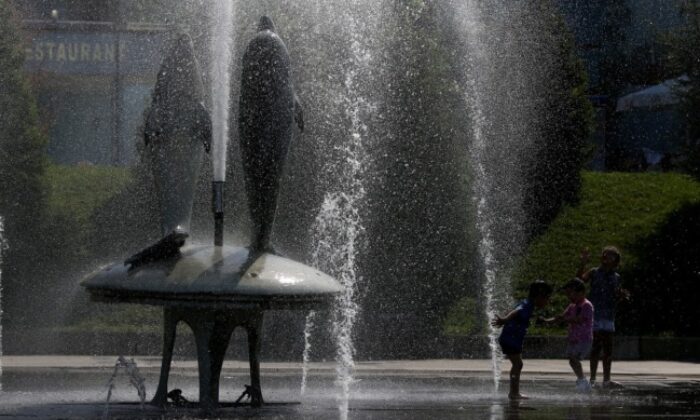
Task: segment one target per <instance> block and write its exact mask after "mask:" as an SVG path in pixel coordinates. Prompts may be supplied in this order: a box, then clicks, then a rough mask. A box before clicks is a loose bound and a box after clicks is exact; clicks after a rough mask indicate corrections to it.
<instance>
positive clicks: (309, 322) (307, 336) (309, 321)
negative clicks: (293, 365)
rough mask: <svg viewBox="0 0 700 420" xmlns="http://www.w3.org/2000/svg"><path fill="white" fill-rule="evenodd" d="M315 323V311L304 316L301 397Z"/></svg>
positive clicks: (304, 387) (307, 370) (304, 388)
mask: <svg viewBox="0 0 700 420" xmlns="http://www.w3.org/2000/svg"><path fill="white" fill-rule="evenodd" d="M315 322H316V311H311V312H309V314H308V315H307V316H306V324H305V325H304V353H303V355H302V361H303V363H302V368H301V396H302V397H303V396H304V395H305V394H306V383H307V380H308V375H309V363H310V362H311V333H312V331H313V329H314V324H315Z"/></svg>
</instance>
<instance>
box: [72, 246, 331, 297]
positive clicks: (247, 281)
mask: <svg viewBox="0 0 700 420" xmlns="http://www.w3.org/2000/svg"><path fill="white" fill-rule="evenodd" d="M247 261H248V249H247V248H243V247H235V246H221V247H218V246H213V245H196V244H195V245H188V246H186V247H183V248H182V250H181V252H180V255H178V256H176V257H173V258H171V259H167V260H163V261H157V262H152V263H149V264H144V265H142V266H140V267H137V268H134V269H132V268H130V267H128V266H125V265H124V264H123V263H121V262H118V263H114V264H111V265H109V266H107V267H103V268H101V269H99V270H98V271H96V272H94V273H92V274H90V275H89V276H88V277H87V278H86V279H85V280H83V281H82V283H81V285H82V286H83V287H85V289H86V290H87V291H88V292H89V293H90V295H91V298H92V299H93V300H96V301H108V302H124V303H140V304H152V305H165V306H167V305H178V306H180V305H187V306H189V305H194V306H202V305H204V306H207V307H211V305H212V304H215V305H216V306H221V307H223V308H231V309H250V308H251V307H257V308H259V309H262V310H268V309H309V308H318V307H319V306H323V305H325V304H328V303H329V302H331V301H332V299H333V298H335V296H336V295H337V294H338V293H340V292H341V290H342V289H341V286H340V284H339V283H338V282H337V281H336V280H335V279H334V278H332V277H330V276H328V275H327V274H324V273H322V272H320V271H318V270H316V269H314V268H312V267H309V266H307V265H304V264H302V263H299V262H296V261H292V260H290V259H288V258H284V257H280V256H277V255H272V254H267V253H266V254H262V255H261V256H260V257H259V258H258V259H257V260H256V261H255V262H253V263H252V264H249V263H248V265H249V266H248V267H246V262H247Z"/></svg>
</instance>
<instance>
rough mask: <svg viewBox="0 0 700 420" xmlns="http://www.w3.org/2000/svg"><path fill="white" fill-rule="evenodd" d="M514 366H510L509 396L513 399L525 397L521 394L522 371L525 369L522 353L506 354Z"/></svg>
mask: <svg viewBox="0 0 700 420" xmlns="http://www.w3.org/2000/svg"><path fill="white" fill-rule="evenodd" d="M506 356H507V357H508V360H510V363H511V364H512V367H511V368H510V392H509V393H508V398H510V399H512V400H516V399H522V398H525V396H524V395H522V394H520V372H522V370H523V358H522V355H521V354H520V353H518V354H508V355H506Z"/></svg>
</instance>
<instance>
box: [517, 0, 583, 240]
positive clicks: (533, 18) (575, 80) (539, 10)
mask: <svg viewBox="0 0 700 420" xmlns="http://www.w3.org/2000/svg"><path fill="white" fill-rule="evenodd" d="M523 28H524V30H525V31H526V33H528V32H529V33H530V37H529V40H528V42H529V43H531V45H525V46H524V49H525V51H524V52H525V53H526V55H527V54H531V57H532V58H531V60H536V61H532V62H529V63H528V64H529V68H530V71H532V72H535V75H536V76H535V77H536V78H537V82H536V83H534V84H535V86H536V88H537V89H538V91H537V92H535V93H534V95H533V96H534V97H533V98H532V101H533V102H534V103H535V104H536V105H538V109H537V115H536V116H535V117H534V121H533V126H534V127H533V131H534V133H536V134H535V135H536V136H537V137H536V139H535V141H534V144H533V147H532V149H531V150H529V151H528V153H529V156H526V157H524V159H523V167H524V173H523V179H524V183H525V188H524V190H525V192H524V207H525V211H526V213H527V217H528V222H529V223H530V225H531V234H536V233H538V232H540V231H541V230H543V229H544V228H545V227H546V226H547V225H548V224H549V223H550V222H551V221H552V220H553V219H554V218H555V217H556V215H557V213H558V212H559V211H560V209H561V208H562V206H563V205H565V204H571V203H575V202H576V200H577V199H578V192H579V188H580V183H581V178H580V171H581V169H582V168H583V165H584V164H585V162H586V160H587V158H588V156H589V154H590V150H591V149H590V144H589V138H590V135H591V134H592V130H593V107H592V105H591V103H590V101H589V100H588V97H587V89H588V87H587V78H586V72H585V69H584V67H583V64H582V62H581V59H580V58H579V57H578V56H577V55H576V50H575V46H574V40H573V36H572V35H571V33H570V31H569V30H568V28H567V26H566V23H565V22H564V19H563V17H562V16H561V14H560V13H559V12H558V11H557V8H556V6H555V5H554V4H553V3H552V2H551V1H549V0H533V1H532V2H531V4H530V9H529V13H528V15H527V16H526V17H525V22H524V25H523ZM523 36H524V35H523ZM538 134H539V135H538Z"/></svg>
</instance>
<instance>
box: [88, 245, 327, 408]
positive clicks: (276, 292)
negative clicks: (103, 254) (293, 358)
mask: <svg viewBox="0 0 700 420" xmlns="http://www.w3.org/2000/svg"><path fill="white" fill-rule="evenodd" d="M82 285H83V287H85V289H86V290H87V291H88V292H89V293H90V296H91V298H92V299H93V300H95V301H101V302H108V303H114V302H127V303H137V304H150V305H160V306H163V307H164V332H163V360H162V365H161V374H160V381H159V384H158V389H157V391H156V394H155V396H154V398H153V400H152V403H153V404H156V405H160V406H165V405H167V398H168V397H167V394H168V377H169V374H170V365H171V361H172V356H173V347H174V344H175V335H176V331H177V324H178V323H179V322H184V323H185V324H187V325H189V326H190V328H191V329H192V331H193V333H194V336H195V341H196V345H197V361H198V366H199V404H200V406H201V407H202V408H205V409H214V408H216V407H217V406H218V404H219V379H220V375H221V367H222V365H223V361H224V356H225V354H226V349H227V348H228V343H229V340H230V338H231V334H232V333H233V330H234V329H235V328H236V327H243V328H245V330H246V331H247V333H248V351H249V360H250V376H251V385H250V386H249V388H247V391H248V393H249V396H250V399H251V405H252V406H254V407H259V406H261V405H262V404H263V397H262V389H261V386H260V338H261V329H262V322H263V314H264V311H266V310H269V309H288V310H301V309H319V308H321V307H323V306H325V305H327V304H328V303H330V302H331V301H332V299H333V298H334V297H335V296H336V295H337V294H339V293H340V291H341V287H340V285H339V284H338V282H337V281H336V280H335V279H333V278H331V277H329V276H328V275H326V274H324V273H321V272H320V271H318V270H315V269H313V268H311V267H309V266H306V265H304V264H301V263H299V262H295V261H292V260H289V259H287V258H283V257H279V256H276V255H272V254H262V255H261V256H259V257H257V258H256V259H255V260H254V261H252V259H251V258H250V257H249V254H248V250H247V249H246V248H241V247H230V246H223V247H218V246H211V245H192V246H188V247H185V248H183V249H182V250H181V252H180V254H178V255H175V256H173V257H171V258H169V259H166V260H162V261H156V262H152V263H149V264H144V265H141V266H138V267H136V268H134V269H131V268H129V267H127V266H125V265H124V264H122V263H115V264H112V265H110V266H108V267H105V268H103V269H100V270H99V271H97V272H96V273H93V274H91V275H90V276H88V277H87V278H86V279H85V280H84V281H83V282H82Z"/></svg>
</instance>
